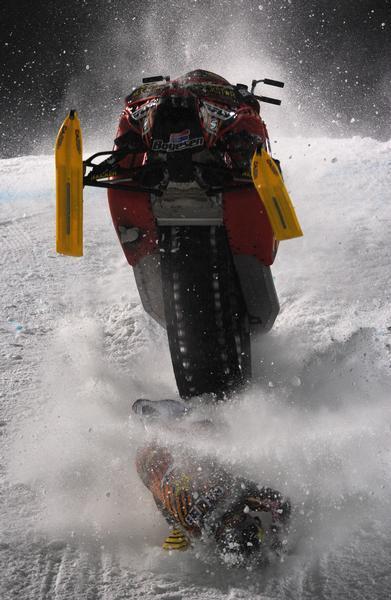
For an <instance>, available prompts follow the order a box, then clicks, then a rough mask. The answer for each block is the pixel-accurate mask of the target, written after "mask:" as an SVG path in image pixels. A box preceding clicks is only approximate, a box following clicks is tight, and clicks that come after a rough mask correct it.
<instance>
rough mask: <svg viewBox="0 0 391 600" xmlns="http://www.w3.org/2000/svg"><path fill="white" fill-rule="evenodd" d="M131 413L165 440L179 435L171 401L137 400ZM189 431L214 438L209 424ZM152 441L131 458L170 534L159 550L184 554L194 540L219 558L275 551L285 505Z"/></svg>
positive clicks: (178, 414)
mask: <svg viewBox="0 0 391 600" xmlns="http://www.w3.org/2000/svg"><path fill="white" fill-rule="evenodd" d="M133 411H134V412H135V413H136V414H137V415H139V416H140V417H141V419H142V420H143V422H144V424H147V426H148V424H150V423H154V422H155V423H156V421H159V424H162V423H163V425H166V428H168V430H169V431H170V433H171V434H173V435H177V436H178V437H180V434H181V433H185V428H184V427H183V417H185V416H186V414H187V410H186V409H185V408H184V406H183V405H182V404H181V403H180V402H175V401H173V400H167V401H164V400H163V401H160V402H152V401H150V400H145V399H139V400H137V401H136V402H135V403H134V405H133ZM192 431H193V432H194V431H197V432H198V433H201V432H204V433H205V432H206V433H207V434H208V435H211V434H214V433H215V431H214V427H213V424H212V423H211V422H210V421H207V420H204V421H198V422H197V423H195V424H194V423H193V424H192ZM170 446H171V447H168V445H166V444H160V443H159V442H157V441H153V442H151V443H149V444H147V445H145V446H144V447H142V448H141V449H139V451H138V453H137V459H136V466H137V472H138V474H139V476H140V478H141V480H142V482H143V483H144V485H145V486H146V487H147V488H148V489H149V491H150V492H151V493H152V495H153V498H154V500H155V502H156V505H157V507H158V509H159V510H160V512H161V513H162V514H163V516H164V517H165V518H166V520H167V522H168V523H169V525H170V526H171V528H172V532H171V534H170V535H169V536H168V537H167V539H166V540H165V542H164V544H163V548H164V549H167V550H175V549H176V550H184V549H186V548H188V547H189V546H190V545H191V542H192V540H194V539H196V538H201V537H202V538H203V539H207V538H212V539H213V538H214V540H215V541H216V543H217V547H218V549H219V551H220V554H221V555H222V556H232V555H235V556H237V557H241V558H245V557H248V556H249V555H251V554H253V553H254V552H255V551H257V550H261V549H262V546H264V547H266V546H267V547H269V548H271V549H272V550H274V551H277V552H278V551H279V550H280V549H281V540H280V538H279V533H280V529H281V526H283V525H285V524H286V523H287V521H288V519H289V514H290V504H289V501H288V500H285V499H283V497H282V495H281V494H280V493H279V492H277V491H276V490H273V489H271V488H269V487H262V488H260V487H258V486H257V485H256V484H255V483H253V482H252V481H249V480H247V479H245V478H242V477H236V476H233V475H232V474H231V473H229V472H228V471H227V470H226V469H225V468H223V467H222V466H221V465H220V464H219V463H218V462H217V461H216V459H213V458H211V457H207V458H201V459H199V458H198V457H195V456H194V455H191V454H190V453H189V452H188V451H186V450H183V449H182V448H181V447H180V445H179V444H177V445H176V447H175V448H174V447H173V446H172V445H170Z"/></svg>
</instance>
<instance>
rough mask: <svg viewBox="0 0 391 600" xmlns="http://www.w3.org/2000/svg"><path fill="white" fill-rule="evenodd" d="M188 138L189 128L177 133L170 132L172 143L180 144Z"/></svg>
mask: <svg viewBox="0 0 391 600" xmlns="http://www.w3.org/2000/svg"><path fill="white" fill-rule="evenodd" d="M189 138H190V129H185V130H184V131H180V132H179V133H171V134H170V142H172V143H173V144H181V143H182V142H188V141H189Z"/></svg>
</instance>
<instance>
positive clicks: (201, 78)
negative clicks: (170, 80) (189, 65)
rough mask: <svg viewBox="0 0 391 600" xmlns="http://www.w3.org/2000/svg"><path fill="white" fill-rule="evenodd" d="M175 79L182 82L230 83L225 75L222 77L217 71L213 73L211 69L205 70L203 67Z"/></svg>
mask: <svg viewBox="0 0 391 600" xmlns="http://www.w3.org/2000/svg"><path fill="white" fill-rule="evenodd" d="M174 81H175V82H176V83H180V84H184V83H215V84H217V85H230V83H229V81H227V80H226V79H224V77H221V75H217V73H212V72H211V71H204V70H203V69H195V70H194V71H189V72H188V73H185V74H184V75H181V76H180V77H178V78H177V79H175V80H174Z"/></svg>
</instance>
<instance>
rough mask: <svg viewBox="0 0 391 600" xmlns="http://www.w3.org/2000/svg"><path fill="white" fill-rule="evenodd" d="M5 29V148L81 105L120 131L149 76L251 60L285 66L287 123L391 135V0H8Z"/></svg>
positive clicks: (49, 136) (1, 136) (0, 151)
mask: <svg viewBox="0 0 391 600" xmlns="http://www.w3.org/2000/svg"><path fill="white" fill-rule="evenodd" d="M0 30H1V46H0V48H1V64H2V72H1V91H0V111H1V112H0V121H1V124H0V155H1V156H2V157H6V156H13V155H18V154H28V153H31V152H36V153H37V152H46V151H50V149H51V147H52V145H53V136H54V134H55V132H56V130H57V129H58V127H59V125H60V123H61V121H62V119H63V117H64V116H65V112H66V110H68V109H69V108H70V107H72V106H75V107H76V108H78V109H79V112H80V113H81V116H82V119H83V123H84V125H85V129H86V132H87V134H89V135H90V136H92V135H93V134H94V135H95V136H96V135H98V136H101V137H102V136H103V138H104V139H105V140H106V141H109V140H110V141H111V139H112V138H113V136H114V133H115V131H114V130H115V121H116V118H117V116H118V114H119V112H120V110H121V106H122V98H123V97H124V96H125V95H126V94H127V93H128V92H129V91H130V90H131V88H132V86H134V85H137V84H138V83H139V82H140V80H141V77H142V76H146V75H151V74H152V75H154V74H157V73H159V71H161V72H162V73H163V74H171V76H173V77H174V76H175V75H179V74H181V72H183V71H186V70H189V69H193V68H207V69H211V70H217V71H218V72H220V74H222V75H224V76H228V77H229V74H230V69H231V66H232V64H233V62H235V65H236V67H235V69H236V70H235V74H236V73H238V77H237V79H236V80H239V81H240V80H241V77H240V76H239V75H240V64H241V61H242V64H243V73H244V71H245V68H244V66H245V65H247V63H251V65H252V64H254V65H255V67H256V70H257V72H253V73H252V76H253V77H261V76H267V77H275V78H278V77H284V78H285V80H286V82H287V90H288V91H287V92H286V93H287V96H286V97H285V99H284V105H283V106H284V107H285V112H283V113H281V114H282V115H284V118H285V126H284V128H285V130H286V131H287V132H288V133H292V132H293V133H297V132H299V133H304V134H305V135H310V134H311V131H312V132H314V133H316V134H318V133H322V134H325V135H332V136H344V135H346V136H352V135H366V136H371V137H376V138H378V139H389V138H390V137H391V119H390V102H391V83H390V82H391V0H355V1H354V0H340V1H339V2H336V1H335V0H331V1H325V0H308V1H306V0H301V1H298V0H279V1H278V0H258V1H257V2H253V1H252V0H248V1H245V0H236V1H235V2H234V1H226V0H215V1H206V0H187V1H179V0H167V1H164V0H161V1H160V2H157V1H155V0H151V1H148V0H146V1H145V2H143V3H140V2H133V1H131V0H128V1H121V0H112V1H110V0H95V1H93V0H67V1H66V2H65V1H64V2H60V1H58V0H52V1H50V0H48V1H47V2H37V1H34V0H33V1H30V2H27V1H25V0H14V1H13V2H11V1H9V0H6V1H4V0H3V2H2V4H1V8H0ZM238 64H239V68H238V66H237V65H238ZM270 64H272V65H276V66H274V69H273V72H270V66H269V65H270ZM266 66H268V69H267V72H264V71H265V68H266ZM233 83H236V81H233ZM244 83H249V77H248V76H247V72H246V79H245V81H244ZM265 93H266V91H265ZM267 93H268V94H269V95H272V91H271V89H268V90H267ZM284 93H285V92H284ZM277 95H278V94H277ZM267 110H269V109H268V108H267V109H266V111H267ZM272 110H276V109H275V108H273V109H272ZM278 110H283V108H281V109H278ZM275 114H276V113H273V115H275ZM287 115H288V117H289V118H287ZM272 118H273V119H275V117H272ZM106 145H107V144H106Z"/></svg>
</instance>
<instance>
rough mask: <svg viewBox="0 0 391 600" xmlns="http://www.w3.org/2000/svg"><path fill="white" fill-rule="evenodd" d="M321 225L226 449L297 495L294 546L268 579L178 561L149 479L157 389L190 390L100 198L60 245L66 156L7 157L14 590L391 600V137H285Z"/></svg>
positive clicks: (0, 324) (284, 146) (306, 205)
mask: <svg viewBox="0 0 391 600" xmlns="http://www.w3.org/2000/svg"><path fill="white" fill-rule="evenodd" d="M274 150H275V154H276V156H278V157H279V158H281V160H282V164H283V166H284V171H285V177H286V180H287V183H288V187H289V188H290V191H291V193H292V196H293V198H294V199H295V204H296V208H297V211H298V214H299V217H300V220H301V223H302V226H303V229H304V232H305V237H304V238H302V239H300V240H294V241H290V242H285V243H283V244H282V245H281V247H280V252H279V255H278V259H277V261H276V264H275V267H274V271H273V272H274V275H275V279H276V287H277V290H278V293H279V296H280V300H281V306H282V310H281V314H280V316H279V318H278V320H277V322H276V326H275V328H274V330H273V331H272V332H271V333H270V334H269V335H267V336H265V337H264V338H262V339H260V340H256V341H255V342H254V345H255V349H254V370H255V373H256V377H255V381H254V385H253V387H252V389H251V390H249V391H248V392H247V393H245V394H243V396H242V397H241V398H240V399H238V401H237V402H235V403H233V404H231V405H227V406H226V407H225V408H222V409H221V411H220V412H221V418H223V419H224V420H225V423H226V432H227V433H226V437H225V438H224V439H220V440H212V441H211V443H210V444H209V445H208V444H205V446H204V447H202V448H200V447H199V445H197V440H190V443H192V444H193V445H194V447H195V451H199V452H204V451H209V450H213V451H214V452H215V453H216V454H217V455H218V456H220V457H224V458H228V459H229V460H230V462H231V464H232V465H233V468H236V469H238V470H241V471H245V472H246V473H247V474H248V475H249V476H251V477H253V478H254V479H255V480H257V481H259V482H260V483H262V484H269V483H270V485H272V486H275V487H277V488H278V489H280V490H281V491H282V492H284V493H287V494H289V496H290V497H291V500H292V502H293V504H294V507H295V511H294V515H293V522H292V533H291V537H290V542H289V552H288V554H287V556H286V557H285V559H284V562H282V563H278V564H275V565H272V566H271V567H270V568H268V569H267V570H266V571H259V572H258V571H257V572H255V571H241V570H238V571H236V570H232V569H231V570H228V569H226V568H224V567H223V566H220V565H218V564H217V563H214V562H213V560H209V562H205V561H204V560H203V557H202V556H198V555H196V553H194V552H192V553H184V554H180V555H179V556H170V555H167V554H165V553H163V551H162V550H161V549H160V544H161V541H162V539H163V537H164V535H165V533H166V527H165V524H164V522H163V520H162V519H161V518H160V516H159V515H158V514H157V512H156V510H155V508H154V506H153V504H152V501H151V499H150V498H149V496H148V493H147V492H146V491H145V490H144V488H143V486H142V485H141V484H140V483H139V481H138V479H137V476H136V474H135V470H134V465H133V457H134V452H135V448H136V446H137V443H138V442H139V441H140V432H139V431H138V430H137V428H136V427H135V426H134V424H133V423H132V422H131V420H129V413H130V404H131V402H132V401H133V400H134V399H135V398H136V397H139V396H144V397H150V398H161V397H176V391H175V383H174V378H173V375H172V372H171V366H170V359H169V353H168V349H167V343H166V340H165V337H164V333H163V332H162V331H161V330H160V329H159V327H158V326H157V325H155V324H154V323H153V322H152V321H151V320H150V319H149V318H148V317H147V316H146V315H144V314H143V312H142V310H141V307H140V303H139V299H138V296H137V291H136V288H135V284H134V281H133V276H132V273H131V270H130V268H128V266H127V264H126V263H125V259H124V257H123V255H122V251H121V249H120V247H119V244H118V242H117V239H116V237H115V234H114V230H113V228H112V225H111V223H110V218H109V215H108V210H107V206H106V202H105V195H104V193H101V192H95V191H91V190H90V191H88V192H87V194H86V196H87V199H86V203H85V204H86V218H85V224H86V225H85V231H86V235H85V239H86V248H85V257H84V258H82V259H72V258H67V257H61V256H56V254H55V251H54V208H53V207H54V189H53V161H52V158H50V157H46V156H36V157H27V158H17V159H11V160H3V161H0V173H1V182H2V183H1V188H0V244H1V252H0V260H1V265H2V287H1V299H0V303H1V312H0V330H1V338H0V376H1V388H0V399H1V403H0V410H1V414H0V435H1V453H0V455H1V462H0V478H1V479H0V481H1V488H0V530H1V533H0V569H1V570H0V598H1V599H2V600H8V599H11V598H19V599H27V598H28V599H31V598H34V599H35V598H40V599H52V598H53V599H54V598H56V599H64V600H65V599H69V598H72V599H82V598H83V599H85V598H86V599H88V600H92V599H98V598H99V599H101V598H102V599H107V600H108V599H110V600H114V599H118V600H119V599H125V598H132V599H133V598H134V599H136V598H146V599H148V598H154V599H164V600H174V599H175V600H180V599H182V598H183V599H184V598H186V599H192V598H197V599H205V600H206V599H208V600H218V599H221V598H230V599H232V600H233V599H235V600H236V599H245V598H246V599H250V598H251V599H261V598H262V599H264V600H266V599H267V600H270V599H276V600H277V599H278V600H282V599H285V598H286V599H288V598H289V599H296V598H308V599H315V598H316V599H318V598H319V599H321V598H324V599H326V598H327V599H329V598H344V599H349V598H354V599H355V600H357V599H359V598H363V599H364V598H365V599H366V600H367V599H378V598H387V597H389V596H390V593H391V569H390V562H389V556H390V551H391V542H390V539H391V536H390V534H391V518H390V491H391V477H390V442H391V418H390V417H391V415H390V392H389V390H390V381H391V377H390V374H391V372H390V366H391V309H390V265H391V248H390V243H389V239H390V230H391V211H390V200H391V197H390V196H391V194H390V189H391V169H390V166H391V158H390V156H391V154H390V151H391V143H380V142H376V141H374V140H370V139H359V138H355V139H347V140H331V139H311V140H308V139H284V140H281V141H279V142H278V144H275V146H274Z"/></svg>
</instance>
